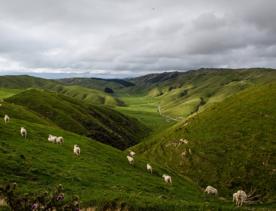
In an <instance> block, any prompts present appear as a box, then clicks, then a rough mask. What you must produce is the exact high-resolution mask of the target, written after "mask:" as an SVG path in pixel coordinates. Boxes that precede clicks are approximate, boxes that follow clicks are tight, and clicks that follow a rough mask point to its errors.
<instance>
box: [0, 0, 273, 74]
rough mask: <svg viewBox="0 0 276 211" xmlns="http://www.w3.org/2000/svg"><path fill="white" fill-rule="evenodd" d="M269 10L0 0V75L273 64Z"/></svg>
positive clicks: (203, 1)
mask: <svg viewBox="0 0 276 211" xmlns="http://www.w3.org/2000/svg"><path fill="white" fill-rule="evenodd" d="M275 11H276V1H275V0H97V1H96V0H24V1H23V0H0V74H14V73H28V74H30V73H34V74H38V75H41V74H42V75H43V76H45V77H67V76H95V77H107V78H109V77H129V76H136V75H142V74H146V73H152V72H163V71H172V70H189V69H196V68H201V67H231V68H237V67H272V68H276V12H275ZM50 73H56V74H55V75H51V74H50Z"/></svg>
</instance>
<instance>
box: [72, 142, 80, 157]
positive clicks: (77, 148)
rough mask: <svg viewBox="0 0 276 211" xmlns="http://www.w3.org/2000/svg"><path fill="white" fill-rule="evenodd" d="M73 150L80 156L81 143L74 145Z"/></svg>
mask: <svg viewBox="0 0 276 211" xmlns="http://www.w3.org/2000/svg"><path fill="white" fill-rule="evenodd" d="M73 152H74V154H75V155H77V156H80V147H79V145H77V144H75V145H74V150H73Z"/></svg>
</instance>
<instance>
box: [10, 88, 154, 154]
mask: <svg viewBox="0 0 276 211" xmlns="http://www.w3.org/2000/svg"><path fill="white" fill-rule="evenodd" d="M5 101H6V102H9V103H14V104H17V105H21V106H25V107H27V108H28V109H29V110H31V111H33V112H36V113H38V114H39V115H41V116H43V118H44V119H46V120H49V121H51V122H53V123H54V124H56V125H58V126H59V127H61V128H63V129H65V130H68V131H72V132H75V133H78V134H81V135H85V136H87V137H91V138H94V139H96V140H98V141H100V142H102V143H106V144H109V145H111V146H114V147H117V148H119V149H125V148H127V147H129V146H133V145H135V144H137V143H138V142H139V140H140V139H141V138H142V137H144V136H145V135H146V134H147V132H148V131H149V130H148V129H147V128H146V127H145V126H144V125H142V124H141V123H139V122H138V121H137V120H136V119H134V118H130V117H127V116H125V115H123V114H121V113H119V112H117V111H114V110H112V109H109V108H105V107H99V106H93V105H90V104H85V103H83V102H81V101H77V100H75V99H73V98H69V97H66V96H64V95H61V94H57V93H55V92H48V91H44V90H38V89H28V90H27V91H23V92H20V93H19V94H16V95H14V96H12V97H10V98H7V99H5ZM10 115H11V116H12V115H13V114H10Z"/></svg>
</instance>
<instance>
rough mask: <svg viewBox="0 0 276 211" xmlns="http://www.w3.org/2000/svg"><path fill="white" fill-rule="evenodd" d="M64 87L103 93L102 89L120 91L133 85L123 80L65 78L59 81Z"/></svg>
mask: <svg viewBox="0 0 276 211" xmlns="http://www.w3.org/2000/svg"><path fill="white" fill-rule="evenodd" d="M59 81H60V82H61V83H64V84H66V85H79V86H83V87H87V88H92V89H98V90H101V91H104V88H106V87H109V88H111V89H114V90H115V89H122V88H125V87H131V86H134V84H133V83H131V82H130V81H127V80H123V79H101V78H66V79H61V80H59Z"/></svg>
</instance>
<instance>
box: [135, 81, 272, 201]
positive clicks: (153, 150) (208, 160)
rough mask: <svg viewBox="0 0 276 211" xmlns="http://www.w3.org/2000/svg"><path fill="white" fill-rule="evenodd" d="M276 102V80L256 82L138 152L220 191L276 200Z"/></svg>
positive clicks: (181, 124)
mask: <svg viewBox="0 0 276 211" xmlns="http://www.w3.org/2000/svg"><path fill="white" fill-rule="evenodd" d="M275 105H276V83H275V82H274V83H270V84H265V85H256V86H252V87H251V88H248V89H246V90H244V91H241V92H240V93H238V94H235V95H233V96H231V97H229V98H226V99H225V100H224V101H222V102H220V103H216V104H214V105H212V106H210V107H209V108H207V109H206V110H205V111H203V112H199V113H197V114H195V115H193V116H191V117H190V118H189V119H187V120H186V121H182V122H180V123H178V124H176V125H174V126H172V127H171V128H169V129H167V130H165V131H164V132H161V133H160V134H158V135H156V136H155V137H154V138H153V137H151V139H150V140H147V141H145V142H142V143H140V144H138V145H136V146H135V147H134V150H135V151H137V152H138V153H139V154H143V156H144V158H147V159H151V160H153V161H154V162H157V163H159V164H160V165H162V166H163V167H166V168H169V169H173V170H174V171H177V172H179V173H181V174H182V175H185V176H188V177H190V178H193V180H194V181H196V182H197V183H198V184H199V185H200V186H201V187H205V186H206V185H213V186H215V187H217V188H218V190H219V193H220V195H224V196H227V195H228V196H230V195H231V193H233V191H235V190H237V189H244V190H246V192H247V193H249V192H250V191H252V193H253V192H254V194H253V195H255V196H258V197H259V198H262V200H263V201H266V202H269V201H270V202H272V201H274V202H275V199H276V198H275V196H276V193H275V190H276V186H275V185H276V183H275V180H276V171H275V169H276V165H275V163H276V156H275V152H276V148H275V147H276V142H275V140H276V134H275V125H276V119H275V117H276V106H275ZM180 139H183V140H185V139H186V140H187V141H188V144H184V143H182V142H181V141H180ZM153 155H154V156H153Z"/></svg>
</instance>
